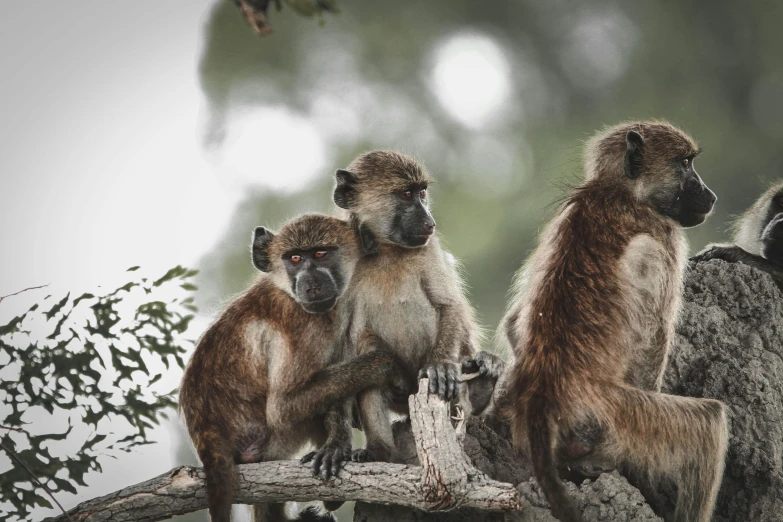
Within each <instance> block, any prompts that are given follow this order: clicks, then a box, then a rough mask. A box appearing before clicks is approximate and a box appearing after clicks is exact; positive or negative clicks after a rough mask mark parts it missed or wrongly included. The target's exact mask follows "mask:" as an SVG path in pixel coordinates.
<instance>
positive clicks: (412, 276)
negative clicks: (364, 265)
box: [351, 268, 439, 369]
mask: <svg viewBox="0 0 783 522" xmlns="http://www.w3.org/2000/svg"><path fill="white" fill-rule="evenodd" d="M378 270H382V269H381V268H377V269H372V270H368V271H367V272H364V273H363V274H360V275H359V278H360V279H359V281H358V284H357V285H356V289H357V292H355V294H354V320H353V325H352V332H351V337H352V338H353V339H354V340H356V339H358V337H359V334H360V333H361V331H362V330H363V329H364V328H371V329H372V330H373V331H374V332H375V334H376V335H378V336H380V337H381V338H382V339H383V340H384V341H386V342H387V343H388V344H389V345H390V346H391V347H392V349H394V350H395V351H396V352H397V353H398V354H399V355H400V356H401V357H402V358H403V359H404V360H406V361H407V362H408V363H409V364H410V365H411V366H412V367H417V366H418V365H419V364H420V363H421V362H422V359H423V358H424V356H425V355H426V354H427V353H428V352H429V351H430V350H431V349H432V348H433V346H434V345H435V339H436V336H437V325H438V318H439V313H438V310H437V309H436V308H435V307H434V306H433V304H432V303H431V302H430V300H429V298H428V297H427V294H426V293H425V291H424V289H423V286H422V283H421V275H420V274H418V273H416V272H415V271H412V272H405V271H404V270H393V271H387V272H386V273H385V274H383V275H382V276H381V274H379V273H377V271H378ZM415 369H418V368H415Z"/></svg>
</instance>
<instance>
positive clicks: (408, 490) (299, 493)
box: [47, 379, 522, 522]
mask: <svg viewBox="0 0 783 522" xmlns="http://www.w3.org/2000/svg"><path fill="white" fill-rule="evenodd" d="M427 388H428V386H427V380H426V379H422V380H421V381H420V383H419V392H418V393H417V394H416V395H412V396H411V397H410V398H409V405H410V410H411V425H412V428H413V433H414V437H415V439H416V448H417V453H418V456H419V461H420V462H421V463H422V466H421V467H417V466H407V465H404V464H389V463H377V462H376V463H367V464H356V463H352V462H348V463H346V465H345V467H344V468H343V470H342V471H341V472H340V476H339V477H338V478H336V479H333V480H331V481H328V482H323V481H322V480H320V479H317V478H315V477H313V476H312V474H311V472H310V468H309V467H308V466H303V465H301V464H299V463H298V462H297V461H277V462H262V463H259V464H244V465H240V466H238V469H239V481H238V486H237V491H236V503H238V504H257V503H261V502H283V501H300V502H305V501H311V500H331V501H357V502H366V503H372V504H395V505H399V506H405V507H409V508H415V509H421V510H424V511H442V510H450V509H454V508H457V507H460V508H464V507H467V508H475V509H481V510H485V511H495V512H499V511H516V510H520V509H521V507H522V500H521V499H520V496H519V493H518V492H517V490H516V489H514V487H513V486H512V485H511V484H507V483H504V482H498V481H495V480H492V479H490V478H489V477H487V476H486V475H485V474H483V473H482V472H481V471H479V470H477V469H475V468H474V467H473V466H472V465H471V464H470V461H469V460H468V458H467V457H466V456H465V453H464V452H463V451H462V446H461V440H460V439H461V437H459V438H458V434H462V435H464V423H463V422H462V421H459V422H458V426H457V430H456V431H455V429H454V428H453V427H452V422H451V418H450V411H449V410H450V408H449V405H448V404H446V403H445V402H443V401H441V400H440V399H438V398H437V397H435V396H429V395H428V393H427ZM206 507H207V500H206V493H205V490H204V472H203V470H202V469H201V468H194V467H190V466H182V467H179V468H175V469H173V470H172V471H170V472H168V473H165V474H163V475H160V476H158V477H155V478H154V479H152V480H148V481H147V482H142V483H140V484H136V485H134V486H130V487H127V488H125V489H122V490H120V491H117V492H115V493H111V494H109V495H106V496H104V497H100V498H96V499H93V500H89V501H87V502H84V503H82V504H79V505H78V506H77V507H75V508H74V509H72V510H71V511H69V513H68V515H70V517H71V518H72V519H73V520H74V521H76V522H86V521H92V520H96V521H97V520H107V519H110V520H112V521H126V520H128V521H130V520H135V521H144V522H147V521H153V520H164V519H168V518H171V517H172V516H175V515H182V514H185V513H190V512H192V511H197V510H200V509H205V508H206ZM47 520H48V521H50V522H55V521H57V522H65V521H66V520H67V518H66V515H61V516H58V517H55V518H50V519H47Z"/></svg>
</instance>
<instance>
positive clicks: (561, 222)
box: [501, 121, 728, 522]
mask: <svg viewBox="0 0 783 522" xmlns="http://www.w3.org/2000/svg"><path fill="white" fill-rule="evenodd" d="M698 152H699V151H698V148H697V147H696V145H695V143H694V142H693V140H692V139H691V138H690V137H689V136H688V135H687V134H685V133H684V132H682V131H681V130H679V129H677V128H676V127H674V126H672V125H669V124H667V123H663V122H655V121H653V122H633V123H626V124H621V125H618V126H615V127H611V128H608V129H607V130H605V131H604V132H602V133H600V134H598V135H597V136H595V137H594V138H593V139H591V140H590V142H589V143H588V144H587V146H586V150H585V169H586V174H587V175H586V177H585V179H586V181H585V182H584V183H583V184H582V185H581V186H579V187H577V188H575V189H574V190H573V192H572V193H571V194H570V195H569V197H568V198H567V199H566V200H565V202H564V203H563V205H562V206H561V208H560V210H559V212H558V214H557V215H556V217H555V218H554V219H553V221H552V222H551V223H550V224H549V225H548V226H547V228H546V229H545V230H544V232H543V233H542V236H541V240H540V244H539V246H538V248H537V249H536V250H535V252H534V253H533V254H532V256H531V257H530V259H529V260H528V262H527V263H526V265H525V267H524V269H523V271H522V272H521V275H520V277H519V278H518V283H517V292H516V295H515V296H514V297H513V298H512V300H511V302H510V304H509V308H508V312H507V315H506V317H505V319H504V321H503V322H502V323H501V324H502V329H503V334H504V335H505V336H506V337H507V339H508V341H509V344H510V345H511V347H512V349H513V351H514V358H515V360H514V364H513V368H511V371H510V372H509V373H508V375H507V377H506V383H505V393H506V396H505V399H504V402H505V403H506V404H507V405H508V406H507V409H508V413H509V415H510V418H511V428H512V435H513V438H514V442H515V445H516V446H517V447H518V448H520V449H522V450H527V451H529V453H530V455H531V458H532V460H533V467H534V470H535V475H536V479H537V481H538V483H539V485H540V486H541V489H542V491H543V493H544V495H545V496H546V498H547V500H548V501H549V504H550V506H551V507H552V512H553V514H554V515H555V516H556V517H557V518H558V519H559V520H561V521H563V522H577V521H581V520H582V516H581V513H580V511H579V510H578V508H577V507H576V506H575V505H574V504H573V502H572V501H571V500H570V499H569V498H568V495H567V494H566V490H565V488H564V485H563V483H562V481H561V479H560V477H559V475H558V470H557V468H558V467H565V466H569V465H573V464H577V465H578V464H579V463H580V462H581V461H584V460H585V459H588V460H590V461H596V460H597V461H599V462H600V461H604V462H606V463H607V464H608V465H609V466H611V467H618V468H620V469H621V470H622V471H623V472H625V473H626V474H627V475H629V477H630V478H632V481H633V482H634V483H635V484H636V485H638V486H640V488H641V489H642V490H643V491H642V492H643V493H644V494H645V496H647V497H648V500H655V499H651V498H650V497H651V496H652V495H655V493H656V492H657V491H658V487H659V486H660V485H666V486H669V485H671V484H674V486H676V491H677V495H676V506H674V509H673V511H670V510H669V508H668V507H667V506H665V505H660V504H658V508H659V510H662V511H663V512H662V513H661V514H662V515H663V516H664V518H665V519H666V520H667V521H670V522H671V521H674V522H707V521H709V519H710V517H711V515H712V511H713V507H714V503H715V498H716V496H717V493H718V489H719V486H720V483H721V479H722V475H723V467H724V462H723V461H724V456H725V452H726V447H727V440H728V428H727V420H726V407H725V406H724V405H723V404H722V403H721V402H718V401H716V400H711V399H697V398H690V397H677V396H672V395H665V394H662V393H660V387H661V380H662V374H663V370H664V368H665V365H666V360H667V357H668V351H669V345H670V342H671V338H672V336H673V331H674V326H675V322H676V318H677V315H678V313H679V308H680V301H681V295H682V290H683V289H682V284H683V283H682V279H683V272H684V266H685V261H686V258H685V255H686V250H687V248H686V242H685V236H684V233H683V231H682V229H683V227H691V226H695V225H698V224H700V223H701V222H703V221H704V220H705V219H706V217H707V215H708V214H709V213H710V212H711V210H712V207H713V204H714V203H715V200H716V197H715V195H714V194H713V193H712V192H711V191H710V190H709V189H708V188H707V187H706V186H705V185H704V183H703V182H702V181H701V179H700V178H699V176H698V175H697V174H696V171H695V170H694V168H693V159H694V158H695V156H696V155H697V154H698Z"/></svg>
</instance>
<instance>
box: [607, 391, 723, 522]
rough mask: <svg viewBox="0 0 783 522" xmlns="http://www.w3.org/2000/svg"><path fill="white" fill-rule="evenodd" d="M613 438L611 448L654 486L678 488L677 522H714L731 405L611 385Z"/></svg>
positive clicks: (610, 400)
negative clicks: (672, 484) (661, 483)
mask: <svg viewBox="0 0 783 522" xmlns="http://www.w3.org/2000/svg"><path fill="white" fill-rule="evenodd" d="M602 390H603V397H604V400H605V401H606V404H607V405H608V406H609V411H608V412H607V413H608V417H609V418H610V419H611V424H612V426H611V431H613V432H614V433H613V434H611V435H610V438H611V439H614V440H613V441H612V442H610V444H612V445H613V446H614V447H613V448H607V449H609V450H610V452H611V453H613V454H614V455H615V456H616V457H619V458H618V460H619V461H620V463H621V464H623V465H624V466H628V467H630V470H629V471H631V472H632V473H634V474H637V475H639V476H642V477H645V479H646V480H648V481H649V482H650V483H651V484H655V483H658V482H659V480H660V479H661V478H667V479H669V480H672V481H674V482H675V483H676V485H677V501H676V507H675V512H674V515H673V517H672V520H674V521H675V522H709V520H711V518H712V512H713V509H714V506H715V499H716V498H717V495H718V489H719V488H720V484H721V480H722V478H723V467H724V459H725V455H726V448H727V445H728V435H729V434H728V421H727V418H726V417H727V409H726V406H725V405H724V404H723V403H721V402H719V401H716V400H713V399H698V398H693V397H679V396H675V395H666V394H663V393H651V392H646V391H643V390H639V389H637V388H631V387H625V386H605V387H603V388H602Z"/></svg>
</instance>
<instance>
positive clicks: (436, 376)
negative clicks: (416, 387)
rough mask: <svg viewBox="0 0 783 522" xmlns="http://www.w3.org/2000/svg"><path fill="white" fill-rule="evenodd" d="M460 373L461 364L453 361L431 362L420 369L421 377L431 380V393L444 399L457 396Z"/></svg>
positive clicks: (448, 399) (447, 399)
mask: <svg viewBox="0 0 783 522" xmlns="http://www.w3.org/2000/svg"><path fill="white" fill-rule="evenodd" d="M459 375H460V372H459V366H458V365H457V364H456V363H453V362H440V363H436V364H431V365H429V366H426V367H424V368H422V369H421V370H419V379H424V378H427V379H429V380H430V390H429V391H430V394H432V395H437V396H438V397H440V398H441V399H442V400H444V401H450V400H451V399H453V398H454V397H456V396H457V387H458V386H459Z"/></svg>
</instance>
